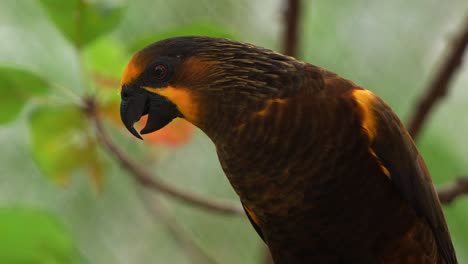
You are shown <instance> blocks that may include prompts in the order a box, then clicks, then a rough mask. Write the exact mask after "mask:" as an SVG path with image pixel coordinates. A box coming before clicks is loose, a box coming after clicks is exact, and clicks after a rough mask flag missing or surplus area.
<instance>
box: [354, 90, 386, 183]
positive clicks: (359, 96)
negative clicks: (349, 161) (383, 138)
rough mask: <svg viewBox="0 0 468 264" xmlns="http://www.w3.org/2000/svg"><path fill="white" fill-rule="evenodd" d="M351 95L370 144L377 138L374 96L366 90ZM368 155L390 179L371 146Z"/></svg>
mask: <svg viewBox="0 0 468 264" xmlns="http://www.w3.org/2000/svg"><path fill="white" fill-rule="evenodd" d="M352 95H353V98H354V100H355V101H356V103H357V104H358V107H359V111H360V112H361V126H362V128H363V129H364V130H365V131H366V134H367V136H368V137H369V141H370V142H371V143H372V141H373V140H374V139H375V137H376V136H377V121H376V120H375V116H374V114H373V113H372V111H373V110H372V109H373V107H374V104H375V100H376V95H375V94H374V93H372V92H371V91H369V90H366V89H355V90H353V92H352ZM369 153H370V154H371V155H372V156H373V157H375V159H376V160H377V163H378V165H379V167H380V169H381V170H382V173H383V174H384V175H385V176H387V177H389V178H390V177H391V175H390V171H389V170H388V169H387V168H386V167H385V166H384V165H383V164H382V162H381V161H380V159H379V157H378V156H377V154H376V153H375V151H374V150H373V149H372V147H371V146H369Z"/></svg>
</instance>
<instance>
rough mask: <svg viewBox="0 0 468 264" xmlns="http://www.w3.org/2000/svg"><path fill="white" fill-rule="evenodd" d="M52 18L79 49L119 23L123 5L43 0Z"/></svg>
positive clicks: (74, 0)
mask: <svg viewBox="0 0 468 264" xmlns="http://www.w3.org/2000/svg"><path fill="white" fill-rule="evenodd" d="M41 2H42V4H43V6H44V7H45V8H46V9H47V11H48V12H49V16H50V18H51V19H52V20H53V21H54V22H55V24H56V25H57V27H58V28H60V30H61V31H62V32H63V34H65V36H66V37H67V38H68V39H69V40H70V41H72V42H73V43H74V44H75V45H76V46H77V47H82V46H84V45H86V44H88V43H89V42H91V41H93V40H94V39H96V38H97V37H98V36H100V35H102V34H104V33H106V32H108V31H110V30H111V29H113V28H114V26H115V25H116V24H117V23H118V22H119V20H120V17H121V16H122V13H123V8H122V5H116V4H111V3H109V2H90V1H85V0H68V1H55V0H41Z"/></svg>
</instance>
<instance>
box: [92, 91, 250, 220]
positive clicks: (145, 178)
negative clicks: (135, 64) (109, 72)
mask: <svg viewBox="0 0 468 264" xmlns="http://www.w3.org/2000/svg"><path fill="white" fill-rule="evenodd" d="M84 111H85V113H86V114H87V116H88V118H89V119H90V120H91V121H92V122H93V123H94V125H95V127H96V134H97V137H98V138H99V142H101V143H102V144H103V145H104V146H105V147H106V148H107V149H108V150H109V152H110V153H111V154H112V155H113V156H114V157H115V158H116V159H117V161H118V162H119V163H120V165H121V166H122V167H123V168H125V169H126V170H128V171H129V172H130V175H131V176H132V177H133V178H134V179H135V180H136V181H137V182H138V183H139V184H141V185H142V186H144V187H146V188H149V189H153V190H155V191H158V192H161V193H163V194H166V195H168V196H170V197H173V198H175V199H178V200H180V201H182V202H184V203H187V204H190V205H193V206H197V207H199V208H201V209H205V210H210V211H213V212H216V213H221V214H226V215H244V211H243V210H242V208H241V207H240V206H239V205H236V204H234V203H228V202H219V201H215V200H211V199H209V198H205V197H203V196H200V195H197V194H194V193H189V192H187V191H183V190H180V189H177V188H176V187H174V186H171V185H168V184H167V183H164V182H162V181H161V180H159V179H158V178H157V177H154V176H153V175H152V174H151V173H150V172H148V171H147V170H145V169H144V168H143V167H142V166H139V165H138V164H137V163H135V162H134V161H132V160H131V159H129V158H128V156H127V155H125V153H124V152H123V151H121V150H120V149H119V148H118V147H117V145H115V144H114V143H113V142H112V141H111V139H110V138H109V136H108V135H107V134H106V132H105V130H104V127H103V125H102V122H101V119H100V117H99V114H98V111H97V107H96V101H95V99H94V98H93V97H89V98H87V99H86V100H85V109H84Z"/></svg>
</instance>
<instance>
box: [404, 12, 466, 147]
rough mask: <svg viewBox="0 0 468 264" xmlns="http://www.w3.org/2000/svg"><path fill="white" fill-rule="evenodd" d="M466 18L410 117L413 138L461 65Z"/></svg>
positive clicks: (443, 95) (445, 92)
mask: <svg viewBox="0 0 468 264" xmlns="http://www.w3.org/2000/svg"><path fill="white" fill-rule="evenodd" d="M465 20H466V23H464V24H463V26H462V29H461V31H460V33H459V34H458V35H457V36H456V38H455V39H454V41H453V44H452V45H451V46H450V47H449V51H448V53H447V56H446V58H445V59H444V60H443V61H442V64H441V66H440V68H439V69H438V70H437V72H436V73H435V75H434V79H432V81H431V82H430V83H429V86H428V87H427V89H426V90H425V91H427V92H425V94H424V95H423V96H422V97H421V98H420V99H419V101H418V103H417V104H416V108H415V110H414V111H413V113H414V114H413V115H412V117H411V118H410V119H409V120H410V122H409V125H408V131H409V133H410V134H411V136H412V137H413V139H416V137H417V136H418V135H419V132H420V131H421V128H422V127H423V125H424V123H425V121H426V120H427V118H428V116H429V114H430V113H431V111H432V110H433V109H434V107H435V105H436V103H437V102H438V101H439V100H441V99H442V98H443V97H445V96H446V95H447V92H448V88H449V84H450V81H451V80H452V77H453V76H454V74H455V72H456V71H457V69H458V68H459V67H460V65H461V62H462V58H463V54H464V52H465V50H466V47H467V45H468V19H465Z"/></svg>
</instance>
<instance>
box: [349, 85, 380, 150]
mask: <svg viewBox="0 0 468 264" xmlns="http://www.w3.org/2000/svg"><path fill="white" fill-rule="evenodd" d="M352 96H353V98H354V100H355V101H356V103H357V104H358V107H359V110H360V112H361V115H362V116H361V119H362V121H361V122H362V123H361V125H362V128H364V130H365V131H366V132H367V135H368V136H369V140H370V141H372V140H373V139H374V138H375V137H376V135H377V124H376V121H375V117H374V114H373V113H372V108H373V106H374V103H375V99H376V96H375V94H373V93H372V92H371V91H369V90H366V89H355V90H353V92H352Z"/></svg>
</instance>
